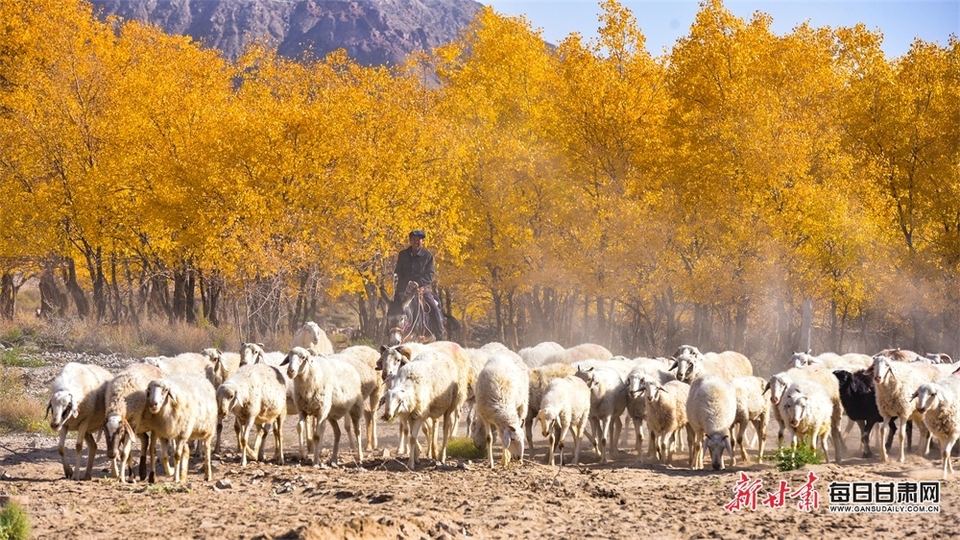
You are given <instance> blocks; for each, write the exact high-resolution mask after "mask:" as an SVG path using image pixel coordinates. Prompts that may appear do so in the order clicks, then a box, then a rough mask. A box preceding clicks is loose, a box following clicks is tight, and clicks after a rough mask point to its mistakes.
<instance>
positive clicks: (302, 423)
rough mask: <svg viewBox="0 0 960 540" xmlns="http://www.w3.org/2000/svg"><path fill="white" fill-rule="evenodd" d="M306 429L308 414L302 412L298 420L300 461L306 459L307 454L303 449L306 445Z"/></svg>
mask: <svg viewBox="0 0 960 540" xmlns="http://www.w3.org/2000/svg"><path fill="white" fill-rule="evenodd" d="M306 431H307V415H305V414H303V413H300V418H299V420H297V439H298V440H299V442H300V463H303V461H304V460H305V459H306V455H305V453H304V451H303V449H304V447H305V446H306V440H305V439H306Z"/></svg>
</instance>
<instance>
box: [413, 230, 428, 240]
mask: <svg viewBox="0 0 960 540" xmlns="http://www.w3.org/2000/svg"><path fill="white" fill-rule="evenodd" d="M410 236H416V237H418V238H426V237H427V233H425V232H423V231H422V230H421V229H416V230H413V231H410Z"/></svg>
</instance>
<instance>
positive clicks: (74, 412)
mask: <svg viewBox="0 0 960 540" xmlns="http://www.w3.org/2000/svg"><path fill="white" fill-rule="evenodd" d="M78 416H80V407H77V402H76V401H74V400H73V396H70V418H76V417H78Z"/></svg>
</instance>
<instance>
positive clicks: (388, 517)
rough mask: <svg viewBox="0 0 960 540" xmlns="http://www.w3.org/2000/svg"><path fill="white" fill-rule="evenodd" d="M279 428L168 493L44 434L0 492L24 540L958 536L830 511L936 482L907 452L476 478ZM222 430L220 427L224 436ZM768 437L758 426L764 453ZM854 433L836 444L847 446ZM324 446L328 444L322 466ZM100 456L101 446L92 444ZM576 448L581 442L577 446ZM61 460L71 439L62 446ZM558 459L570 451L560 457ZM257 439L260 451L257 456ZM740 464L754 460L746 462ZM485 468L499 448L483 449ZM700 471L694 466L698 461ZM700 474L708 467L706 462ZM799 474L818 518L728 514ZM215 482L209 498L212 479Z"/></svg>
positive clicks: (0, 482) (459, 467) (767, 511)
mask: <svg viewBox="0 0 960 540" xmlns="http://www.w3.org/2000/svg"><path fill="white" fill-rule="evenodd" d="M293 424H294V422H293V421H292V420H290V421H288V422H287V429H286V430H285V431H286V432H287V433H288V434H289V436H288V437H287V438H286V441H287V444H288V446H287V448H288V452H287V456H288V460H291V461H293V462H294V464H287V465H285V466H282V467H281V466H277V465H275V464H273V463H252V464H250V465H248V466H247V467H246V468H245V469H244V468H241V467H240V465H239V463H238V462H237V460H236V456H235V454H234V453H233V452H232V450H233V449H234V448H235V444H236V443H235V442H234V441H231V439H232V433H231V434H230V437H229V438H226V437H225V452H224V455H223V459H222V460H217V459H215V462H214V482H209V483H208V482H204V481H203V480H202V473H200V472H199V471H200V468H199V467H200V463H198V461H197V460H196V459H194V460H192V461H191V475H190V478H189V485H188V487H187V489H182V490H181V489H176V488H175V486H173V485H172V484H157V485H153V486H147V485H146V484H144V483H139V484H137V485H121V484H119V483H118V482H117V481H115V480H113V479H111V478H109V475H108V472H107V469H108V467H107V462H106V458H105V457H104V456H102V455H99V456H98V457H97V461H96V467H95V469H94V480H93V481H90V482H74V481H70V480H65V479H63V478H62V475H63V472H62V468H61V466H60V462H59V456H58V455H57V452H56V439H55V438H53V437H39V436H35V435H7V436H0V494H6V495H13V496H14V497H15V498H16V499H18V500H20V502H22V503H23V504H24V506H25V507H26V509H27V510H28V512H29V514H30V517H31V520H32V524H33V531H34V536H35V537H36V538H127V537H150V538H439V537H443V538H465V537H476V538H506V537H513V538H633V537H637V536H638V535H641V534H643V535H651V536H652V537H655V538H703V537H711V538H765V539H766V538H816V539H819V538H855V537H874V536H881V535H886V534H890V535H892V536H894V537H898V538H905V537H914V538H937V537H950V536H954V535H956V534H958V533H960V493H958V489H957V486H956V484H955V481H954V480H950V481H948V482H946V483H944V484H943V486H942V489H941V492H942V495H941V512H940V513H939V514H933V515H929V514H928V515H921V514H860V515H850V514H832V513H830V512H829V510H828V509H827V502H828V501H827V499H828V484H829V483H830V482H831V481H873V480H880V481H894V482H896V481H902V480H907V479H922V480H931V479H932V480H935V479H938V478H939V472H940V471H939V467H940V463H939V460H937V461H930V460H928V459H924V458H921V457H919V456H917V455H912V454H911V455H908V456H907V462H906V463H905V464H899V463H891V464H887V465H884V464H881V463H880V462H879V459H878V458H872V459H862V458H859V457H857V458H851V459H849V460H847V461H846V462H845V463H844V464H843V465H841V466H837V465H833V464H827V465H816V466H811V467H808V468H805V469H801V470H798V471H793V472H789V473H780V472H778V471H777V470H776V468H775V467H774V466H773V465H770V464H767V463H764V464H763V465H757V464H750V465H746V466H737V467H732V468H728V469H727V470H725V471H722V472H717V473H715V472H712V471H690V470H687V469H686V457H685V456H686V454H685V453H684V454H682V456H681V455H676V456H675V461H674V465H675V467H663V466H660V465H651V464H649V463H650V460H644V462H643V463H642V464H641V463H639V462H638V460H637V456H636V454H635V453H634V452H633V450H632V447H633V441H632V435H631V436H630V437H631V438H630V440H629V442H628V443H626V444H622V446H621V447H622V448H624V449H625V450H624V453H623V454H621V455H620V456H619V457H618V458H617V459H616V460H615V461H614V462H613V463H612V464H608V465H604V466H600V465H599V464H597V463H596V461H597V456H596V455H595V454H594V453H593V452H592V450H586V451H585V452H584V456H583V457H584V460H585V462H586V464H585V465H584V466H583V467H580V468H577V467H570V466H568V467H562V468H560V467H548V466H546V465H543V458H544V452H545V450H544V446H545V443H544V441H543V440H542V439H541V438H540V437H536V438H535V449H534V450H535V456H534V458H533V459H527V460H526V461H525V462H524V463H523V464H522V465H519V464H516V463H514V464H511V465H510V466H509V467H508V468H506V469H503V468H501V467H500V465H499V462H498V463H497V467H496V468H495V469H493V470H490V469H489V468H488V467H487V466H486V465H485V464H484V463H482V462H478V461H467V460H464V459H456V458H453V459H451V460H450V461H449V462H448V465H447V466H439V465H437V464H435V463H433V462H429V461H427V462H424V463H423V464H421V465H420V466H419V467H418V468H417V470H416V471H409V470H407V469H406V466H405V461H404V462H400V461H397V460H395V459H392V458H386V459H385V458H384V457H383V453H382V450H380V451H376V452H374V455H373V456H372V457H371V456H365V459H364V462H363V464H362V467H359V468H358V467H357V466H356V465H355V464H354V461H353V460H354V459H355V454H353V453H351V452H350V451H349V447H346V450H344V449H343V448H342V449H341V452H342V454H341V461H342V462H344V463H345V465H344V466H342V467H341V468H338V469H329V468H325V469H320V468H314V467H311V466H309V465H304V466H300V465H298V464H296V461H297V460H296V436H295V434H294V432H293V431H292V428H293ZM227 431H229V428H228V429H227V430H225V434H226V432H227ZM382 431H383V438H382V442H383V444H382V445H381V446H382V447H383V448H387V449H389V451H391V452H393V451H395V447H396V437H395V434H396V431H395V427H394V426H388V427H386V428H383V429H382ZM774 432H775V427H774V426H771V427H770V428H769V430H768V437H767V440H768V448H769V447H770V446H772V444H771V443H772V442H773V435H774ZM855 435H856V430H854V431H853V432H851V433H850V434H849V435H848V437H847V439H846V441H847V445H848V446H849V447H850V448H851V449H855V448H857V446H856V439H855V438H854V437H855ZM331 438H332V437H331V435H330V433H329V430H328V433H327V439H326V441H325V448H326V452H327V455H328V452H329V447H330V443H331ZM101 446H102V445H101ZM585 447H586V444H585ZM67 448H68V455H72V453H73V450H72V439H70V438H68V444H67ZM568 448H569V447H568ZM272 450H273V447H272V442H268V449H267V456H268V457H270V456H271V455H272ZM754 454H755V452H754ZM495 457H496V458H497V459H498V460H499V449H498V452H497V453H496V454H495ZM707 461H708V463H709V458H708V460H707ZM708 466H709V465H708ZM811 471H812V472H814V473H815V474H816V475H817V476H818V477H819V480H817V482H816V483H815V485H814V487H815V489H816V490H817V491H818V493H819V496H820V508H819V509H816V510H813V511H810V512H804V511H802V510H800V509H798V508H797V506H796V503H797V500H795V499H792V500H791V499H788V500H787V506H786V507H784V508H778V509H771V508H768V507H765V506H763V505H762V504H760V505H758V508H757V510H755V511H754V510H749V509H748V510H741V511H739V512H734V513H732V512H728V511H727V510H725V509H724V505H726V504H727V503H729V502H730V501H731V500H732V499H733V498H734V487H735V485H736V482H737V480H738V479H739V478H740V474H739V473H741V472H745V473H746V474H747V475H748V476H749V477H750V479H751V480H755V479H761V480H762V482H763V487H762V489H761V490H760V495H761V498H762V496H763V495H765V494H766V493H767V492H768V491H772V490H774V489H775V487H776V486H777V485H778V484H779V481H780V480H786V481H787V483H788V485H789V487H790V488H792V489H797V488H799V487H801V486H802V485H803V484H804V482H805V481H806V480H807V478H808V474H809V472H811ZM224 479H226V480H229V483H230V485H231V487H226V488H224V489H220V488H218V487H217V486H216V485H215V482H216V481H217V480H224Z"/></svg>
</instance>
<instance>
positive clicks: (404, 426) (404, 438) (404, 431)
mask: <svg viewBox="0 0 960 540" xmlns="http://www.w3.org/2000/svg"><path fill="white" fill-rule="evenodd" d="M397 446H398V448H397V454H398V455H403V454H406V453H407V452H409V450H410V449H409V446H410V425H409V423H408V422H406V421H404V420H400V444H398V445H397Z"/></svg>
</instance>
